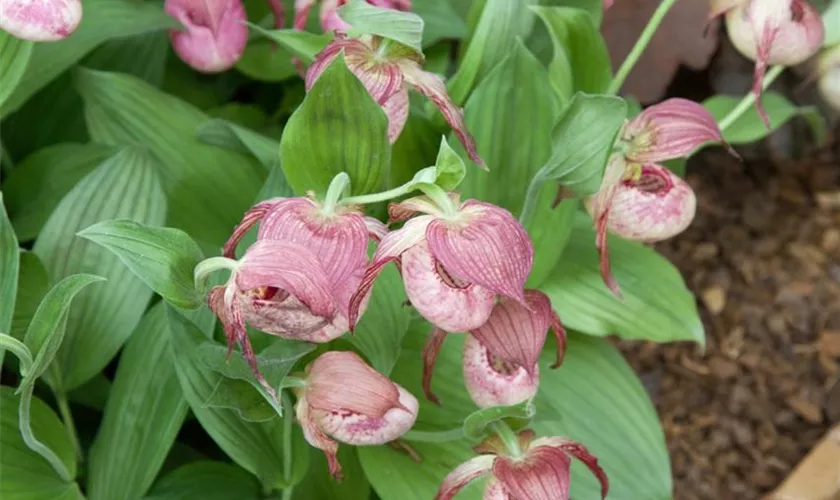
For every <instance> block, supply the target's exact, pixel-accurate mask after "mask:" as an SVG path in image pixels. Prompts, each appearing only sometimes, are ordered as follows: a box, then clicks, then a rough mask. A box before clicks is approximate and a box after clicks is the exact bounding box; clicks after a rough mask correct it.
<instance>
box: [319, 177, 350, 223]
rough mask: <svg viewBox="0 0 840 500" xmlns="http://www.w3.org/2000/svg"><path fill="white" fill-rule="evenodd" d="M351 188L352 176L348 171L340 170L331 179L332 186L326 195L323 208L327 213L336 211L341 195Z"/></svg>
mask: <svg viewBox="0 0 840 500" xmlns="http://www.w3.org/2000/svg"><path fill="white" fill-rule="evenodd" d="M349 190H350V176H349V175H347V173H346V172H339V173H338V174H337V175H336V176H335V177H333V180H332V181H330V186H329V187H328V188H327V194H326V195H324V204H323V206H322V207H321V209H322V210H323V211H324V213H325V214H331V213H333V211H335V207H336V206H337V205H338V203H339V200H341V197H342V196H344V193H345V192H347V191H349Z"/></svg>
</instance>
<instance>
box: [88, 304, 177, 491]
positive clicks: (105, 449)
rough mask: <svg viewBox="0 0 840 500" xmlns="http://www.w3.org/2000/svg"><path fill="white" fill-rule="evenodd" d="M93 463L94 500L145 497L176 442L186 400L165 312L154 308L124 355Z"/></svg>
mask: <svg viewBox="0 0 840 500" xmlns="http://www.w3.org/2000/svg"><path fill="white" fill-rule="evenodd" d="M110 393H111V397H110V398H108V404H107V406H106V407H105V412H104V414H103V416H102V422H101V424H100V426H99V432H98V433H97V435H96V440H95V441H94V443H93V447H92V448H91V452H90V453H91V454H90V462H89V464H88V482H87V495H88V498H89V499H90V500H97V499H102V500H123V499H124V500H128V499H135V498H140V497H142V496H143V494H144V493H146V491H147V490H148V489H149V487H150V486H151V485H152V482H154V480H155V477H156V476H157V473H158V471H159V470H160V468H161V466H162V465H163V462H164V460H165V459H166V456H167V454H168V453H169V449H170V448H171V447H172V444H173V443H174V442H175V437H176V436H177V434H178V431H179V429H180V428H181V424H182V423H183V421H184V417H185V416H186V414H187V409H188V407H187V402H186V400H185V399H184V396H183V394H182V392H181V385H180V384H179V383H178V377H177V375H176V374H175V367H174V366H172V363H171V358H170V357H169V333H168V332H167V329H166V309H165V305H164V304H163V303H162V302H159V303H158V304H157V305H155V306H154V307H153V308H152V309H150V310H149V312H147V313H146V315H145V316H144V317H143V320H142V321H141V322H140V324H139V325H137V328H136V329H135V330H134V333H133V334H132V335H131V340H130V341H129V342H128V344H127V345H126V348H125V350H124V351H123V352H122V355H121V356H120V364H119V367H118V368H117V374H116V377H115V378H114V384H113V387H112V388H111V391H110Z"/></svg>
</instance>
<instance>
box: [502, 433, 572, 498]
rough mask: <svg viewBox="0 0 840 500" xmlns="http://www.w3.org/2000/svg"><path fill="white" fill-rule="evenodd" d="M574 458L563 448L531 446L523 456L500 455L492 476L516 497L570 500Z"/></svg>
mask: <svg viewBox="0 0 840 500" xmlns="http://www.w3.org/2000/svg"><path fill="white" fill-rule="evenodd" d="M571 465H572V460H571V459H570V458H569V457H568V455H566V452H565V451H563V450H562V449H560V448H554V447H549V446H540V447H537V448H533V447H532V448H531V449H530V450H528V452H527V453H526V454H525V456H523V457H522V458H520V459H513V458H507V457H497V458H496V460H495V461H494V462H493V476H494V477H495V478H496V479H497V480H498V481H499V482H500V483H502V485H503V486H504V489H505V490H507V491H508V492H510V496H512V497H513V498H527V499H528V500H568V499H569V485H570V483H571Z"/></svg>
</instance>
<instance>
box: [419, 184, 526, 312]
mask: <svg viewBox="0 0 840 500" xmlns="http://www.w3.org/2000/svg"><path fill="white" fill-rule="evenodd" d="M460 215H461V216H462V219H460V220H457V221H451V220H446V219H436V220H434V221H432V222H431V223H430V224H429V228H428V229H427V231H426V238H427V239H428V242H429V250H430V251H431V253H432V256H434V258H435V259H437V260H438V261H439V262H440V263H441V264H443V267H444V268H446V270H447V271H449V272H450V273H451V274H452V275H453V276H454V277H455V278H458V279H460V280H463V281H466V282H469V283H473V284H476V285H480V286H483V287H485V288H487V289H489V290H492V291H493V292H495V293H497V294H499V295H504V296H506V297H510V298H512V299H514V300H518V301H519V302H521V303H524V302H525V280H526V279H527V278H528V274H530V272H531V267H532V266H533V263H534V246H533V244H532V243H531V238H530V237H529V236H528V233H526V232H525V229H523V227H522V225H520V224H519V221H517V220H516V219H515V218H514V217H513V216H512V215H511V214H510V212H508V211H507V210H505V209H503V208H500V207H497V206H495V205H491V204H489V203H484V202H481V201H477V200H468V201H466V202H464V203H463V204H462V205H461V208H460Z"/></svg>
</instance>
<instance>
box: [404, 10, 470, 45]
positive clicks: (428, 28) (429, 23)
mask: <svg viewBox="0 0 840 500" xmlns="http://www.w3.org/2000/svg"><path fill="white" fill-rule="evenodd" d="M411 10H412V11H413V12H414V13H415V14H417V15H418V16H420V17H421V18H422V19H423V47H429V46H431V45H432V44H434V43H435V42H438V41H440V40H460V39H462V38H464V37H465V36H467V25H466V24H465V23H464V20H463V19H461V18H460V17H459V16H458V13H457V12H455V9H453V8H452V4H450V3H449V0H422V1H420V2H414V3H413V4H412V5H411Z"/></svg>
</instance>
